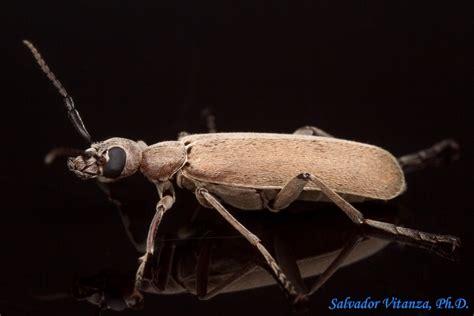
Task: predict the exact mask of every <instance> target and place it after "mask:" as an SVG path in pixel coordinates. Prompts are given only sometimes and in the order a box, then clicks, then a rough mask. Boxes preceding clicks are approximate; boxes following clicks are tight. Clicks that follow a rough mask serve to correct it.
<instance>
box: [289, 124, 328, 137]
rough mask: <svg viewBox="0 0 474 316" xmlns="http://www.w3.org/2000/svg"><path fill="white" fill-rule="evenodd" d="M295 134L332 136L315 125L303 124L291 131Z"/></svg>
mask: <svg viewBox="0 0 474 316" xmlns="http://www.w3.org/2000/svg"><path fill="white" fill-rule="evenodd" d="M293 134H296V135H310V136H322V137H334V136H332V135H331V134H329V133H326V132H325V131H323V130H322V129H320V128H317V127H315V126H303V127H300V128H298V129H297V130H296V131H294V132H293Z"/></svg>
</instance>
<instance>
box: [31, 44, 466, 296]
mask: <svg viewBox="0 0 474 316" xmlns="http://www.w3.org/2000/svg"><path fill="white" fill-rule="evenodd" d="M24 44H25V45H26V46H27V47H28V48H29V49H30V50H31V52H32V53H33V56H34V57H35V59H36V61H37V62H38V64H39V65H40V67H41V68H42V70H43V72H44V73H46V75H47V76H48V78H49V79H50V80H51V81H52V82H53V84H54V85H55V86H56V88H57V89H58V90H59V92H60V94H61V95H62V96H63V98H64V101H65V104H66V108H67V110H68V116H69V118H70V120H71V122H72V123H73V125H74V127H75V128H76V129H77V130H78V132H79V133H80V135H81V136H82V137H83V138H84V139H85V140H86V141H88V142H89V143H91V147H90V148H89V149H87V150H85V151H81V150H62V151H61V150H60V151H57V152H55V153H54V155H70V154H71V153H75V154H77V157H76V158H69V160H68V167H69V169H70V170H71V171H72V172H74V173H75V174H76V175H77V176H79V177H80V178H82V179H91V178H97V179H98V180H99V181H104V182H107V181H115V180H118V179H120V178H124V177H127V176H130V175H132V174H134V173H136V172H141V173H142V174H143V175H144V176H145V177H147V178H148V179H149V180H150V181H151V182H152V183H153V184H154V185H155V186H156V189H157V191H158V195H159V201H158V203H157V205H156V213H155V216H154V218H153V220H152V222H151V224H150V226H149V231H148V237H147V245H146V253H145V255H144V256H143V257H141V258H140V261H141V263H140V266H139V268H138V271H137V275H136V282H135V288H136V291H137V295H140V293H139V292H140V288H141V285H142V281H143V274H144V271H145V270H146V268H147V265H148V264H149V262H150V261H151V258H152V256H154V255H155V250H154V245H155V238H156V232H157V229H158V226H159V224H160V222H161V219H162V217H163V215H164V214H165V212H166V211H168V210H169V209H170V208H171V207H172V206H173V204H174V202H175V193H174V186H173V183H176V184H177V185H178V186H179V187H182V188H185V189H188V190H190V191H191V192H193V193H194V194H195V195H196V198H197V200H198V201H199V203H200V204H202V205H203V206H205V207H208V208H213V209H215V210H216V211H217V212H218V213H219V214H220V215H222V216H223V217H224V218H225V219H226V220H227V221H228V222H229V223H230V224H231V225H232V226H233V227H234V228H235V229H236V230H237V231H239V232H240V233H241V234H242V235H243V236H244V237H245V238H246V239H247V240H248V241H249V242H250V243H251V244H252V245H253V246H255V247H256V249H258V251H259V252H260V253H261V254H262V256H263V257H264V258H265V260H266V262H267V264H268V266H269V268H270V269H271V271H272V272H273V274H274V277H275V278H276V279H277V281H278V282H279V284H280V285H281V286H282V287H283V288H284V289H285V291H286V292H287V295H288V296H289V297H291V298H292V300H293V302H294V303H298V302H301V301H305V300H306V298H307V296H306V293H303V292H301V291H298V290H297V288H296V287H295V286H293V284H292V283H291V282H290V281H289V279H288V278H287V277H286V275H285V273H283V271H282V270H281V269H280V267H279V265H278V263H277V262H276V261H275V260H274V258H273V257H272V255H271V254H270V253H269V252H268V251H267V249H266V248H265V247H264V246H263V245H262V243H261V242H260V239H259V238H258V237H257V236H256V235H254V234H253V233H252V232H250V231H249V230H247V229H246V228H245V227H244V226H243V225H242V224H241V223H240V222H239V221H237V220H236V219H235V218H234V217H233V216H232V214H231V213H229V212H228V211H227V209H226V208H225V206H224V205H223V204H222V202H223V203H225V204H229V205H232V206H234V207H237V208H239V209H242V210H260V209H269V210H271V211H274V212H277V211H279V210H282V209H284V208H286V207H287V206H288V205H290V204H291V203H292V202H294V201H295V200H308V201H330V202H333V203H334V204H336V205H337V206H338V207H339V208H340V209H341V210H342V211H343V212H344V213H345V214H346V215H347V216H348V217H349V218H350V219H351V220H352V221H353V222H354V223H356V224H358V225H367V226H370V227H374V228H377V229H380V230H383V231H385V232H388V233H391V234H394V235H399V236H403V237H406V238H411V239H414V240H418V241H425V242H429V243H435V244H436V243H448V244H451V245H452V247H453V248H455V247H456V246H459V245H460V241H459V239H458V238H457V237H454V236H450V235H439V234H431V233H426V232H421V231H418V230H415V229H410V228H404V227H400V226H396V225H394V224H390V223H386V222H382V221H376V220H371V219H368V218H365V217H364V215H363V214H362V213H361V212H360V211H358V210H357V209H356V208H355V207H354V206H352V204H350V203H351V202H360V201H363V200H367V199H375V200H390V199H392V198H395V197H396V196H398V195H400V194H401V193H402V192H403V191H404V190H405V179H404V172H403V171H404V170H410V169H413V168H419V167H423V166H424V165H426V164H429V163H432V162H433V161H437V160H439V159H441V158H440V157H442V156H444V155H445V154H446V153H447V152H450V151H452V150H455V149H456V148H457V144H456V143H455V142H454V141H451V140H445V141H442V142H440V143H437V144H435V145H434V146H432V147H431V148H429V149H426V150H422V151H420V152H418V153H415V154H413V155H407V156H403V157H400V158H399V159H396V158H395V157H393V155H391V154H390V153H389V152H387V151H386V150H384V149H381V148H379V147H376V146H372V145H367V144H363V143H358V142H353V141H347V140H342V139H337V138H334V137H332V136H331V135H329V134H327V133H325V132H324V131H321V130H320V129H318V128H316V127H310V126H308V127H303V128H300V129H298V130H297V131H296V132H295V133H294V134H265V133H209V134H198V135H181V136H180V137H179V139H178V140H177V141H165V142H159V143H156V144H153V145H150V146H148V145H146V144H145V143H144V142H142V141H137V142H135V141H132V140H129V139H126V138H117V137H114V138H110V139H107V140H105V141H101V142H95V143H92V142H91V137H90V135H89V133H88V132H87V130H86V128H85V126H84V124H83V122H82V120H81V118H80V116H79V113H78V112H77V110H76V109H75V107H74V103H73V101H72V98H71V97H70V96H69V94H68V93H67V92H66V90H65V89H64V87H63V86H62V84H61V83H60V82H59V81H58V80H57V79H56V77H55V75H54V74H53V73H52V72H51V71H50V69H49V67H48V66H47V65H46V63H45V61H44V60H43V59H42V57H41V55H40V54H39V52H38V51H37V50H36V48H35V47H34V46H33V45H32V44H31V43H30V42H28V41H24Z"/></svg>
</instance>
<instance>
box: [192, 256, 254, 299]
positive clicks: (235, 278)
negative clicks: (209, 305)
mask: <svg viewBox="0 0 474 316" xmlns="http://www.w3.org/2000/svg"><path fill="white" fill-rule="evenodd" d="M256 268H257V266H256V265H255V263H254V262H249V263H247V264H246V265H244V266H243V267H242V268H241V269H240V270H238V271H236V272H235V273H234V274H232V275H231V276H230V277H229V278H228V279H225V280H224V281H222V282H221V283H219V284H218V285H217V286H216V287H215V288H213V289H212V290H211V291H210V292H208V293H207V294H206V295H205V296H203V297H199V299H200V300H208V299H211V298H213V297H214V296H216V295H218V294H220V293H221V292H222V291H224V290H225V289H226V288H227V287H229V286H231V285H232V284H234V283H235V282H237V281H238V280H240V279H241V278H242V277H244V276H245V275H246V274H247V273H250V272H252V271H253V270H255V269H256Z"/></svg>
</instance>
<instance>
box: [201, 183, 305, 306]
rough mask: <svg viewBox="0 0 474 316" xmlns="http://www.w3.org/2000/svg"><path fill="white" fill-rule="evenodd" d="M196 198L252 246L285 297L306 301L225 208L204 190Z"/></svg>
mask: <svg viewBox="0 0 474 316" xmlns="http://www.w3.org/2000/svg"><path fill="white" fill-rule="evenodd" d="M196 197H197V199H198V201H199V202H200V203H201V204H203V206H205V207H211V208H214V209H215V210H216V211H217V212H219V214H220V215H222V217H224V218H225V220H226V221H228V222H229V223H230V224H231V225H232V226H233V227H234V228H235V229H236V230H237V231H238V232H239V233H241V234H242V235H243V236H244V237H245V238H246V239H247V240H248V241H249V242H250V243H251V244H252V245H253V246H255V247H256V248H257V249H258V251H259V252H260V253H261V254H262V256H263V257H264V258H265V261H266V262H267V264H268V266H269V267H270V268H271V271H272V272H273V274H274V275H275V277H276V279H277V280H278V283H279V284H280V285H281V286H282V288H283V289H284V290H285V291H286V293H287V295H288V296H289V297H291V298H292V299H293V303H294V304H297V303H301V302H304V301H306V300H307V296H306V294H305V293H301V292H298V291H297V290H296V289H295V287H294V286H293V284H291V282H290V281H289V280H288V278H287V277H286V275H285V274H284V273H283V271H282V270H281V268H280V267H279V266H278V263H277V262H276V261H275V259H273V257H272V255H271V254H270V253H269V252H268V250H267V249H266V248H265V247H264V246H263V245H262V243H261V241H260V239H259V238H258V237H257V236H256V235H254V234H253V233H252V232H250V231H249V230H248V229H247V228H245V227H244V226H243V225H242V224H241V223H240V222H239V221H238V220H237V219H235V217H233V216H232V215H231V214H230V213H229V211H227V210H226V209H225V207H224V206H223V205H222V204H221V203H220V202H219V201H218V200H217V199H216V198H215V197H214V196H213V195H212V194H210V193H209V191H207V190H206V189H204V188H198V189H196Z"/></svg>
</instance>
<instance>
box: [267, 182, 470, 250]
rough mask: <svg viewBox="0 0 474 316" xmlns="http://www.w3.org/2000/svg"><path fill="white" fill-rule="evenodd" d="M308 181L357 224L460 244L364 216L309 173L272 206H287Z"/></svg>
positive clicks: (288, 186) (452, 238) (289, 185)
mask: <svg viewBox="0 0 474 316" xmlns="http://www.w3.org/2000/svg"><path fill="white" fill-rule="evenodd" d="M308 182H312V183H314V184H315V185H316V186H317V187H318V188H319V189H320V190H321V192H322V193H323V194H324V195H325V196H326V197H327V198H328V199H329V200H331V201H332V202H333V203H334V204H336V205H337V206H338V207H339V208H340V209H341V210H342V211H343V212H344V213H345V214H346V215H347V216H348V217H349V218H350V219H351V220H352V221H353V222H354V223H356V224H358V225H367V226H370V227H374V228H377V229H380V230H382V231H385V232H388V233H391V234H394V235H398V236H403V237H407V238H410V239H413V240H417V241H422V242H429V243H433V244H438V243H448V244H451V245H452V247H453V250H454V248H456V247H459V246H460V245H461V242H460V240H459V238H457V237H455V236H450V235H439V234H431V233H426V232H422V231H419V230H415V229H411V228H405V227H401V226H396V225H394V224H391V223H386V222H380V221H376V220H372V219H369V218H365V217H364V214H362V213H361V212H360V211H359V210H357V209H356V208H355V207H354V206H352V205H351V204H350V203H349V202H347V201H346V200H345V199H344V198H342V197H341V196H340V195H339V194H338V193H336V192H335V191H334V190H333V189H331V188H330V187H329V186H327V185H326V184H325V183H324V181H322V180H321V179H320V178H318V177H316V176H315V175H312V174H309V173H302V174H299V175H298V176H296V177H295V178H293V179H292V180H290V181H289V182H288V183H287V184H286V185H285V186H284V187H283V189H282V190H281V191H280V192H279V193H278V194H277V196H276V197H275V200H274V202H273V205H272V208H273V209H277V210H278V209H282V208H285V207H287V206H288V205H289V204H290V203H291V202H293V201H294V200H295V199H296V198H297V197H298V196H299V194H300V193H301V192H302V191H303V188H304V186H305V185H306V184H307V183H308Z"/></svg>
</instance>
